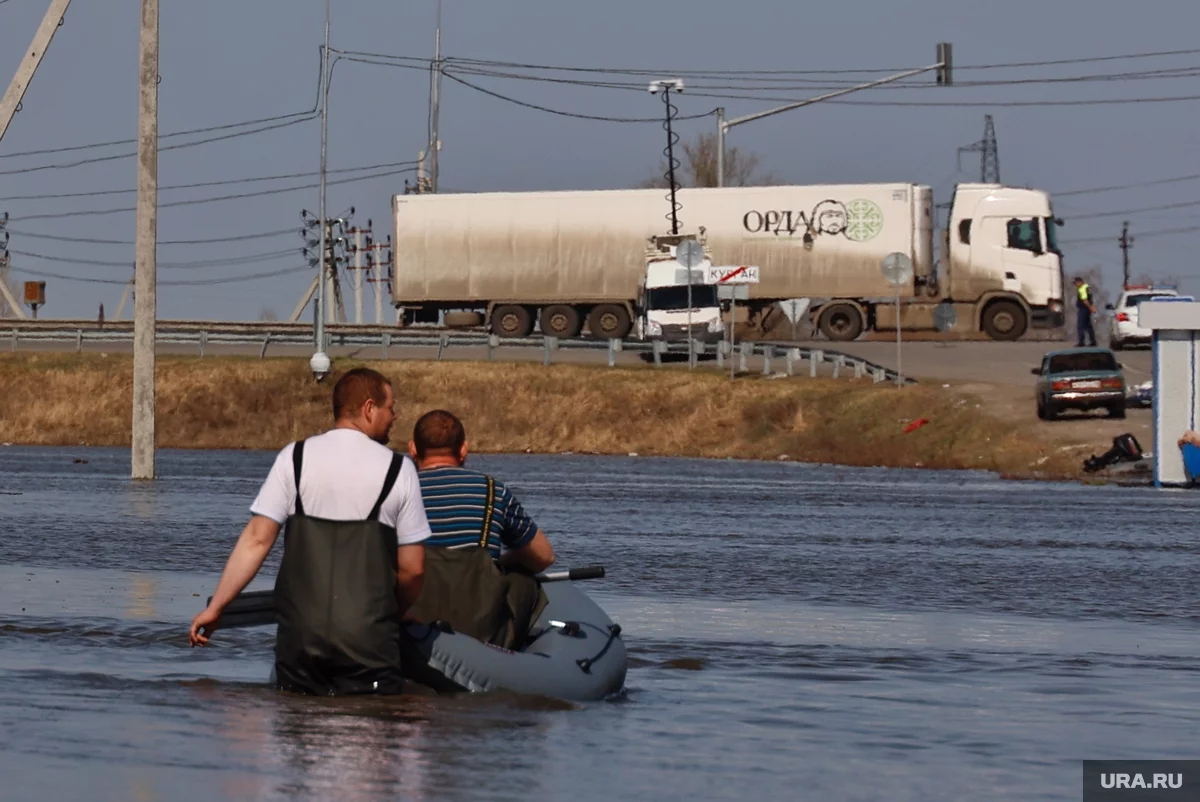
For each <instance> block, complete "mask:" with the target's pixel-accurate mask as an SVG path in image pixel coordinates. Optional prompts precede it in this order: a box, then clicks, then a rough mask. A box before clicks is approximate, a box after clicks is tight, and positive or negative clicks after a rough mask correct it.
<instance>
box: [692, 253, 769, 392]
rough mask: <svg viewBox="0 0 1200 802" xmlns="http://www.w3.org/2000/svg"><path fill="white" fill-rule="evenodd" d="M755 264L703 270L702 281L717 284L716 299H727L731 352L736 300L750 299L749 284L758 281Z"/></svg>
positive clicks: (732, 368) (733, 337) (730, 367)
mask: <svg viewBox="0 0 1200 802" xmlns="http://www.w3.org/2000/svg"><path fill="white" fill-rule="evenodd" d="M758 277H759V276H758V266H757V265H734V266H721V267H710V268H708V269H707V270H706V271H704V283H706V284H716V285H717V300H720V301H725V300H727V301H729V340H728V342H729V353H730V355H731V356H732V354H733V345H734V340H735V331H734V327H735V326H737V302H738V300H739V299H740V300H743V301H748V300H750V287H749V286H748V285H750V284H757V283H758ZM733 372H734V367H733V359H730V360H729V378H730V379H732V378H733Z"/></svg>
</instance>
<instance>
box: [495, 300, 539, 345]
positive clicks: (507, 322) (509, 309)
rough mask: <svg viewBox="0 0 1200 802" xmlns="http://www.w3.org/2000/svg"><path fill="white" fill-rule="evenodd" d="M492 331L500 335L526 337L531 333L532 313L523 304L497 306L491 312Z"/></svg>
mask: <svg viewBox="0 0 1200 802" xmlns="http://www.w3.org/2000/svg"><path fill="white" fill-rule="evenodd" d="M492 331H493V332H495V333H496V334H499V335H500V336H501V337H528V336H529V335H530V334H532V333H533V315H531V314H529V310H528V309H526V308H525V307H523V306H515V305H513V306H498V307H496V309H495V311H493V312H492Z"/></svg>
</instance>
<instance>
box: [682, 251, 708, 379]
mask: <svg viewBox="0 0 1200 802" xmlns="http://www.w3.org/2000/svg"><path fill="white" fill-rule="evenodd" d="M675 261H676V262H679V264H681V265H683V266H684V267H685V268H687V339H688V369H689V370H690V369H691V368H694V367H695V366H696V349H695V348H693V347H692V279H693V276H692V268H695V267H699V266H700V265H702V264H704V246H703V245H701V244H700V243H699V242H698V241H697V240H694V239H685V240H684V241H683V242H681V243H679V245H678V246H676V248H675Z"/></svg>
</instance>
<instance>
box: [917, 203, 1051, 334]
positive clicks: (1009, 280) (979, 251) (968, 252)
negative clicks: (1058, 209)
mask: <svg viewBox="0 0 1200 802" xmlns="http://www.w3.org/2000/svg"><path fill="white" fill-rule="evenodd" d="M1061 224H1062V221H1061V220H1059V219H1057V218H1056V217H1055V216H1054V211H1053V209H1052V208H1051V205H1050V196H1049V195H1048V194H1047V193H1045V192H1042V191H1040V190H1036V189H1022V188H1018V187H1006V186H1001V185H999V184H959V185H958V186H957V187H956V188H955V191H954V199H953V202H952V204H951V208H950V221H949V225H948V226H947V229H946V238H945V240H944V242H943V245H944V246H945V250H944V251H943V259H942V266H943V268H944V269H945V271H946V272H945V274H944V275H942V276H939V283H940V284H941V285H942V286H941V287H940V290H941V292H942V293H943V296H944V297H947V298H949V300H951V301H953V302H955V303H970V304H974V305H975V308H976V310H977V311H976V314H977V326H978V328H979V329H982V330H983V331H984V332H986V333H987V334H988V335H989V336H990V337H992V338H993V339H999V340H1015V339H1017V338H1018V337H1020V336H1021V335H1022V334H1024V333H1025V331H1026V330H1027V329H1028V328H1030V327H1032V328H1038V329H1043V328H1058V327H1061V326H1062V325H1063V322H1064V306H1063V298H1064V295H1063V286H1064V283H1065V282H1064V281H1063V263H1062V251H1061V250H1060V249H1059V246H1058V226H1059V225H1061Z"/></svg>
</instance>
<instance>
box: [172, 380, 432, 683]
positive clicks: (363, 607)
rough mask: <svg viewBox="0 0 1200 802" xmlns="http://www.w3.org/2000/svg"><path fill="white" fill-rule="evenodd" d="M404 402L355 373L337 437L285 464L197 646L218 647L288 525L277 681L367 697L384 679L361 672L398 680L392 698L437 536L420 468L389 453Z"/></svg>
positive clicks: (340, 396)
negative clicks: (224, 625)
mask: <svg viewBox="0 0 1200 802" xmlns="http://www.w3.org/2000/svg"><path fill="white" fill-rule="evenodd" d="M394 400H395V397H394V394H393V391H392V387H391V383H390V382H388V380H387V379H386V378H384V377H383V376H382V375H380V374H379V373H377V372H376V371H373V370H370V369H368V368H356V369H355V370H351V371H349V372H347V373H346V374H345V375H344V376H343V377H342V378H341V379H339V380H338V383H337V384H336V385H335V387H334V389H333V412H334V419H335V423H334V428H333V429H331V430H329V431H327V432H325V433H323V434H320V435H317V436H315V437H310V438H308V439H307V440H304V441H301V443H299V444H297V443H291V444H289V445H287V446H286V447H284V449H283V450H282V451H280V452H279V454H278V455H277V456H276V458H275V463H274V465H273V466H272V467H271V471H270V473H269V474H268V475H267V478H266V480H265V481H264V482H263V485H262V487H261V489H260V490H259V493H258V497H257V498H256V499H255V500H254V503H253V504H252V505H251V506H250V512H251V513H252V516H251V518H250V522H249V523H248V524H247V525H246V527H245V529H244V530H243V532H242V535H241V537H240V538H239V539H238V542H237V544H236V545H235V546H234V549H233V552H232V554H230V556H229V560H228V562H227V564H226V566H225V570H224V573H223V574H222V576H221V579H220V582H219V583H218V585H217V589H216V591H215V592H214V594H213V597H212V601H211V603H210V604H209V605H208V607H207V608H206V609H205V610H204V611H203V612H201V613H200V614H199V615H197V616H196V617H195V619H193V621H192V626H191V643H192V645H193V646H195V645H204V644H207V643H208V640H209V636H210V635H211V634H212V632H213V630H214V629H215V627H216V624H217V621H218V619H219V618H220V615H221V612H222V610H223V609H224V608H225V606H226V605H227V604H229V602H230V601H232V600H233V599H234V598H235V597H236V596H237V595H238V594H239V593H240V592H241V591H242V590H243V589H244V588H245V587H246V585H247V584H249V583H250V581H251V580H252V579H253V578H254V576H255V575H256V574H257V573H258V570H259V568H260V567H261V566H262V564H263V561H264V560H265V559H266V556H267V554H268V553H269V552H270V550H271V547H272V546H273V545H274V543H275V540H276V538H277V537H278V535H279V532H280V529H281V528H284V525H285V524H286V525H287V529H286V531H287V533H288V534H287V540H286V541H285V549H284V555H283V562H282V564H281V565H280V572H279V577H278V578H277V580H276V586H275V594H274V601H275V606H276V612H277V614H278V616H279V617H280V629H279V634H278V636H277V640H276V670H277V673H279V674H281V675H292V674H295V675H297V676H298V677H299V679H296V681H295V682H291V683H290V684H291V685H295V686H297V689H299V690H303V691H307V692H314V693H316V692H320V693H334V692H342V689H344V688H348V687H351V686H353V687H358V686H357V685H355V684H354V683H353V682H342V680H341V677H342V676H343V675H347V674H354V673H355V671H358V674H359V675H361V676H359V680H356V682H358V685H361V684H362V682H361V681H360V680H361V678H362V676H368V675H369V676H375V674H371V671H368V670H367V669H362V670H358V669H354V668H353V667H352V668H347V665H350V664H355V660H358V663H357V664H355V665H358V666H359V669H361V667H362V665H368V668H370V669H371V670H375V669H378V670H379V671H383V672H384V673H385V674H387V679H386V680H385V681H383V682H382V685H383V686H390V683H391V681H392V678H393V675H394V674H395V673H396V672H395V671H393V669H394V668H396V666H394V665H393V663H394V662H395V661H396V660H398V657H396V656H395V655H394V654H393V652H392V645H391V644H390V643H388V642H387V641H389V640H390V639H391V638H392V634H393V632H394V633H395V634H396V636H397V637H398V631H399V626H400V619H401V618H402V617H403V615H404V613H405V612H406V611H407V609H408V608H409V607H410V606H411V605H412V604H413V602H414V601H415V600H416V598H417V597H418V596H419V595H420V592H421V580H422V577H423V575H424V569H425V545H424V541H425V539H426V538H428V537H429V536H430V534H431V533H430V529H429V523H428V521H427V520H426V518H425V508H424V505H423V503H422V500H421V487H420V482H419V480H418V478H417V471H416V468H415V466H414V465H413V463H412V462H411V461H410V460H408V459H406V458H405V457H404V456H403V455H401V454H398V453H397V452H394V451H393V450H392V449H390V448H388V447H387V445H386V443H387V442H388V437H389V434H390V430H391V426H392V423H393V421H394V420H395V417H396V415H395V408H394ZM297 484H298V485H299V490H300V492H299V495H297V492H296V491H297ZM381 488H382V489H381ZM297 502H299V503H297ZM386 544H394V547H395V551H394V553H391V552H390V549H391V548H392V546H391V545H386ZM389 553H390V554H391V556H388V554H389ZM381 589H383V590H381ZM393 591H394V597H395V598H394V599H392V598H390V597H391V596H392V595H393ZM334 607H337V608H338V609H336V610H334V609H332V608H334ZM358 619H362V621H363V622H364V623H363V624H362V625H361V626H360V625H359V620H358ZM348 621H349V622H350V623H346V622H348ZM371 627H375V628H374V629H371ZM285 630H286V631H285ZM334 630H338V631H334ZM355 639H357V640H355ZM315 640H319V641H320V643H319V644H318V645H313V643H314V642H315ZM285 641H286V643H285ZM288 644H291V645H288ZM293 647H294V648H293ZM396 648H397V649H398V646H397V647H396ZM289 650H290V653H289V654H290V655H291V656H295V659H294V660H293V659H292V658H291V657H290V656H289V654H285V652H289ZM322 650H324V652H323V651H322ZM302 652H303V653H304V654H301V653H302ZM383 652H387V654H386V655H383V656H380V655H381V654H382V653H383ZM318 653H320V654H318ZM314 654H318V656H317V657H313V656H312V655H314ZM397 654H398V653H397ZM296 655H300V656H296ZM363 655H366V658H364V659H359V658H361V657H362V656H363ZM393 658H395V659H393ZM289 661H290V663H289ZM306 661H307V663H306ZM313 661H316V662H315V663H314V662H313ZM347 661H349V662H347ZM281 662H282V665H281ZM309 663H311V664H312V665H309ZM317 663H319V664H320V665H319V666H317V667H315V668H314V667H313V666H315V665H317ZM301 664H303V665H301ZM296 665H301V668H297V669H296V670H295V671H291V669H292V668H295V666H296ZM280 669H283V670H282V671H281V670H280ZM339 672H340V673H339ZM284 678H286V677H284ZM371 682H373V683H374V685H375V686H376V687H377V686H380V685H381V682H380V681H377V680H371ZM339 683H340V684H339ZM284 684H288V683H284V682H283V680H282V679H281V686H282V685H284ZM368 687H370V685H369V684H368ZM314 688H316V690H314ZM345 692H359V691H354V690H347V691H345Z"/></svg>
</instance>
